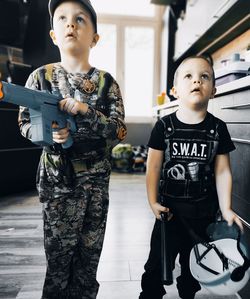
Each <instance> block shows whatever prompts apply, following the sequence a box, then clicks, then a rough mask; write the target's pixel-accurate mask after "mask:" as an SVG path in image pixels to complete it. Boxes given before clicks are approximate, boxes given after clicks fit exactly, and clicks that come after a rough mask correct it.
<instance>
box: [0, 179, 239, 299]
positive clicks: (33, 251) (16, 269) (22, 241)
mask: <svg viewBox="0 0 250 299" xmlns="http://www.w3.org/2000/svg"><path fill="white" fill-rule="evenodd" d="M0 205H1V208H0V299H14V298H15V299H40V297H41V290H42V285H43V279H44V273H45V257H44V251H43V229H42V218H41V205H40V204H39V201H38V198H37V195H36V192H27V193H25V194H20V195H18V196H16V195H15V196H9V197H6V198H2V199H1V202H0ZM153 223H154V217H153V214H152V212H151V210H150V208H149V206H148V203H147V199H146V190H145V176H144V175H143V174H138V175H137V174H132V175H127V174H112V176H111V184H110V210H109V216H108V224H107V231H106V236H105V241H104V248H103V252H102V256H101V260H100V265H99V268H98V281H99V282H100V289H99V293H98V296H97V299H136V298H138V296H139V293H140V278H141V275H142V273H143V265H144V263H145V261H146V259H147V256H148V251H149V240H150V234H151V230H152V226H153ZM178 273H179V268H178V265H177V267H176V270H175V273H174V276H175V277H176V276H177V275H178ZM177 298H178V295H177V293H176V289H175V285H173V286H170V287H168V288H167V294H166V295H165V296H164V299H177ZM196 298H198V299H199V298H203V299H209V298H213V299H223V298H224V297H216V296H211V295H210V294H208V293H207V292H206V291H204V290H203V291H201V292H199V293H198V294H197V296H196ZM225 298H227V299H235V298H240V297H238V296H229V297H225ZM152 299H154V298H152Z"/></svg>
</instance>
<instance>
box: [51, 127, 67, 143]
mask: <svg viewBox="0 0 250 299" xmlns="http://www.w3.org/2000/svg"><path fill="white" fill-rule="evenodd" d="M52 127H53V128H54V129H56V128H57V127H58V125H56V124H53V125H52ZM68 137H69V128H68V127H67V128H63V129H60V130H56V131H53V133H52V138H53V141H54V142H56V143H61V144H62V143H65V142H66V141H67V139H68Z"/></svg>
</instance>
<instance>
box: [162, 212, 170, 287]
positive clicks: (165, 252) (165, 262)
mask: <svg viewBox="0 0 250 299" xmlns="http://www.w3.org/2000/svg"><path fill="white" fill-rule="evenodd" d="M167 222H168V213H161V262H162V267H161V268H162V282H163V284H164V285H171V284H173V272H172V259H171V253H170V250H169V246H168V244H167V238H166V235H167V226H168V225H167Z"/></svg>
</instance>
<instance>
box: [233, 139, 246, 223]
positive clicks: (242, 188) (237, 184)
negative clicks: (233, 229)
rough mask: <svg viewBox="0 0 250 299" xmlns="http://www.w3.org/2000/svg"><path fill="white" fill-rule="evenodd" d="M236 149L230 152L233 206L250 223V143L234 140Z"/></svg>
mask: <svg viewBox="0 0 250 299" xmlns="http://www.w3.org/2000/svg"><path fill="white" fill-rule="evenodd" d="M235 145H236V150H235V151H233V152H232V153H231V154H230V158H231V167H232V175H233V207H234V208H235V209H236V212H237V213H239V215H240V216H241V217H242V218H243V219H244V220H245V221H247V222H248V223H250V214H249V208H250V197H249V194H250V184H249V177H250V167H249V166H250V144H247V143H243V142H235Z"/></svg>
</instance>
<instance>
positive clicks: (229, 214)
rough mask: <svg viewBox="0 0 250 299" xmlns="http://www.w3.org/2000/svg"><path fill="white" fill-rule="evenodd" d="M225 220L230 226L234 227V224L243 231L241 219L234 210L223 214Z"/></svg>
mask: <svg viewBox="0 0 250 299" xmlns="http://www.w3.org/2000/svg"><path fill="white" fill-rule="evenodd" d="M222 216H223V218H224V219H225V220H226V221H227V223H228V225H230V226H231V225H232V224H233V223H234V222H235V223H236V224H237V225H238V227H239V228H240V230H241V231H243V225H242V222H241V220H240V218H239V217H238V216H237V215H236V214H235V213H234V211H233V210H231V209H228V210H226V211H223V212H222Z"/></svg>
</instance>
